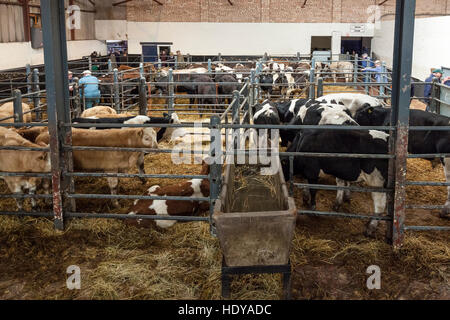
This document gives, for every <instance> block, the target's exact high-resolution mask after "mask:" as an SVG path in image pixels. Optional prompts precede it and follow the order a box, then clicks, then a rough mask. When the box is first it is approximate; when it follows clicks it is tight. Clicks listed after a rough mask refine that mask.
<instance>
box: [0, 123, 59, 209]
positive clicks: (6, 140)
mask: <svg viewBox="0 0 450 320" xmlns="http://www.w3.org/2000/svg"><path fill="white" fill-rule="evenodd" d="M0 146H2V147H7V146H20V147H29V148H42V145H39V144H34V143H32V142H30V141H28V140H26V139H25V138H23V137H22V136H21V135H19V134H18V133H17V132H15V131H13V130H9V129H6V128H2V127H0ZM50 169H51V168H50V156H49V154H48V152H45V151H26V150H20V151H18V150H0V171H1V172H26V173H28V172H33V173H43V172H50ZM1 178H2V179H3V180H4V181H5V182H6V184H7V185H8V188H9V190H10V191H11V192H13V193H17V194H19V193H23V192H27V191H28V193H29V194H35V193H36V188H37V185H38V184H39V182H40V181H41V178H37V177H19V176H17V177H7V176H1ZM47 191H48V190H47ZM16 202H17V207H18V210H19V211H20V210H22V205H23V199H20V198H17V199H16ZM31 205H32V207H33V209H34V208H35V207H36V200H35V199H31Z"/></svg>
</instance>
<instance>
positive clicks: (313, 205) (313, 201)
mask: <svg viewBox="0 0 450 320" xmlns="http://www.w3.org/2000/svg"><path fill="white" fill-rule="evenodd" d="M318 181H319V180H318V179H312V180H310V179H308V183H309V184H317V182H318ZM306 190H308V191H309V194H310V195H311V203H310V205H309V209H310V210H316V194H317V189H306ZM304 197H305V193H303V201H305V198H304Z"/></svg>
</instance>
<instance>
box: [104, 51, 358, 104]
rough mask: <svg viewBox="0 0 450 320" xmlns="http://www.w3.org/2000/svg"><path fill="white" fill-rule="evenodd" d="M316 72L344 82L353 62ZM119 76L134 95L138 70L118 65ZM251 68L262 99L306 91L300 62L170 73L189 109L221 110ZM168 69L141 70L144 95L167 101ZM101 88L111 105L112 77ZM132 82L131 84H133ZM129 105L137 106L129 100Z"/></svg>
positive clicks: (305, 69) (305, 67) (306, 70)
mask: <svg viewBox="0 0 450 320" xmlns="http://www.w3.org/2000/svg"><path fill="white" fill-rule="evenodd" d="M314 67H315V72H316V75H317V76H321V77H323V78H327V77H332V78H333V80H334V81H335V82H336V81H337V75H338V74H342V75H343V77H344V78H345V81H346V82H348V81H351V79H352V77H353V63H351V62H346V61H342V62H333V63H330V64H327V63H322V62H316V63H315V66H314ZM121 68H122V70H121V71H122V73H121V74H119V76H120V77H121V78H120V79H119V80H120V81H127V82H128V85H127V88H128V90H127V92H128V94H129V96H130V97H132V96H137V94H138V91H139V88H138V84H137V82H138V79H139V77H140V74H139V71H138V70H136V69H132V68H130V70H127V69H129V67H126V66H121ZM251 69H259V70H258V73H257V79H258V81H259V83H260V88H261V93H262V95H263V96H264V97H266V98H268V99H271V98H274V97H277V98H278V97H281V98H283V99H289V98H291V97H293V96H294V95H298V96H301V95H302V94H304V92H305V91H306V89H307V88H308V84H309V80H310V72H311V62H310V61H308V60H301V61H299V62H289V61H278V62H277V61H274V60H270V61H266V62H261V63H260V64H259V65H258V64H257V62H256V61H249V62H246V63H236V64H234V63H233V64H231V63H226V62H219V63H214V64H212V65H211V70H212V72H211V73H208V66H207V65H205V64H190V65H187V66H186V67H185V68H184V69H178V70H173V72H172V74H173V82H174V93H175V94H177V93H187V94H188V95H189V104H190V105H191V106H192V105H194V103H195V99H196V98H197V105H199V106H201V107H202V109H206V108H209V109H212V110H223V109H224V108H225V104H226V103H229V102H230V101H231V99H230V97H231V95H232V93H233V91H234V90H240V89H241V88H242V85H243V80H244V78H245V77H250V70H251ZM168 70H169V68H168V67H165V68H162V69H160V70H159V72H158V71H157V70H156V69H154V68H153V65H148V66H147V65H146V66H145V67H144V75H145V76H146V80H147V82H148V84H149V86H148V87H147V93H148V94H149V95H156V96H160V97H166V98H168V95H169V76H168ZM100 80H101V83H102V85H101V86H100V91H101V94H102V102H103V103H106V104H112V101H113V95H112V92H113V91H112V90H113V85H112V84H113V76H112V75H104V76H102V77H101V78H100ZM133 83H134V84H133ZM130 103H137V100H132V99H131V101H130Z"/></svg>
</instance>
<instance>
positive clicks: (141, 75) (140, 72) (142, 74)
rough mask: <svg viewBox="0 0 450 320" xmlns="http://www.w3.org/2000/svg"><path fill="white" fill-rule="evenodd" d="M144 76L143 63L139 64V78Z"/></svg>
mask: <svg viewBox="0 0 450 320" xmlns="http://www.w3.org/2000/svg"><path fill="white" fill-rule="evenodd" d="M143 76H144V64H143V63H142V62H141V63H139V78H142V77H143Z"/></svg>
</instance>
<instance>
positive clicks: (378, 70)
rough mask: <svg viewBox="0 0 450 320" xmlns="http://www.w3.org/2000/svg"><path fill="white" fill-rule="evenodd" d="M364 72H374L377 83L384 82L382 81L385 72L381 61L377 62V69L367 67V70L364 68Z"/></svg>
mask: <svg viewBox="0 0 450 320" xmlns="http://www.w3.org/2000/svg"><path fill="white" fill-rule="evenodd" d="M363 71H368V72H374V73H375V82H382V81H381V72H383V68H382V67H381V61H380V60H377V61H375V67H373V68H371V67H367V68H364V69H363Z"/></svg>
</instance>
